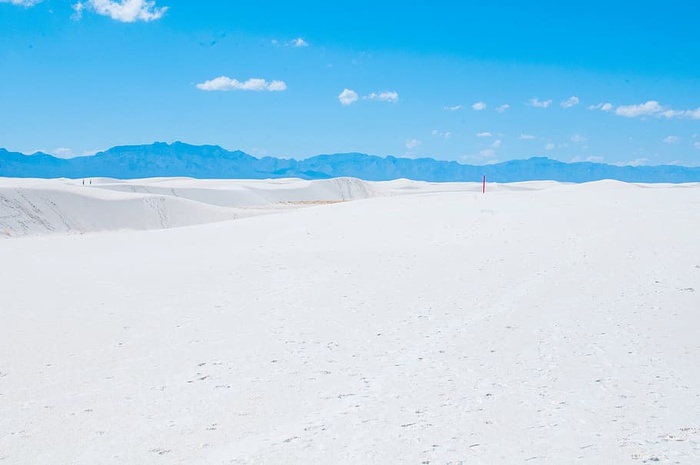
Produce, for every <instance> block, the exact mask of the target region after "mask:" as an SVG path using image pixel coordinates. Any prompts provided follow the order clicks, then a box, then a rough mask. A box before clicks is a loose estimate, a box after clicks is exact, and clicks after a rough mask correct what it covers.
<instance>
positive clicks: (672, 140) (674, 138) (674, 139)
mask: <svg viewBox="0 0 700 465" xmlns="http://www.w3.org/2000/svg"><path fill="white" fill-rule="evenodd" d="M680 141H681V138H680V137H678V136H668V137H666V138H665V139H664V142H666V143H667V144H677V143H679V142H680Z"/></svg>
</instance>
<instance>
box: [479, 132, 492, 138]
mask: <svg viewBox="0 0 700 465" xmlns="http://www.w3.org/2000/svg"><path fill="white" fill-rule="evenodd" d="M491 136H493V134H491V133H490V132H488V131H484V132H480V133H478V134H477V135H476V137H491Z"/></svg>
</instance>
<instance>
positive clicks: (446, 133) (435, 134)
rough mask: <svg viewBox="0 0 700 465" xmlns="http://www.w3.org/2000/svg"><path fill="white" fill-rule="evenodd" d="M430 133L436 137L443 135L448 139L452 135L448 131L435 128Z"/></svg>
mask: <svg viewBox="0 0 700 465" xmlns="http://www.w3.org/2000/svg"><path fill="white" fill-rule="evenodd" d="M432 134H433V135H434V136H437V137H443V138H445V139H449V138H450V136H452V133H451V132H450V131H438V130H437V129H433V132H432Z"/></svg>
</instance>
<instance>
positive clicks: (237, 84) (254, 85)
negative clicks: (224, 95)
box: [197, 76, 287, 92]
mask: <svg viewBox="0 0 700 465" xmlns="http://www.w3.org/2000/svg"><path fill="white" fill-rule="evenodd" d="M197 88H198V89H200V90H205V91H232V90H253V91H258V92H259V91H270V92H280V91H283V90H286V89H287V84H286V83H285V82H284V81H272V82H267V81H266V80H265V79H258V78H253V79H248V80H247V81H243V82H241V81H239V80H237V79H231V78H229V77H226V76H220V77H218V78H214V79H212V80H210V81H205V82H202V83H200V84H197Z"/></svg>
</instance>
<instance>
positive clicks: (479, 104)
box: [472, 102, 486, 111]
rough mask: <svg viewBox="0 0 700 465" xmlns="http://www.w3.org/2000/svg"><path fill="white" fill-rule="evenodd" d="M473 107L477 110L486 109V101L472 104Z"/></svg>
mask: <svg viewBox="0 0 700 465" xmlns="http://www.w3.org/2000/svg"><path fill="white" fill-rule="evenodd" d="M472 108H473V109H474V110H476V111H481V110H485V109H486V104H485V103H484V102H476V103H475V104H474V105H472Z"/></svg>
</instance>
